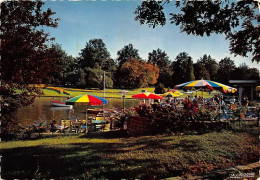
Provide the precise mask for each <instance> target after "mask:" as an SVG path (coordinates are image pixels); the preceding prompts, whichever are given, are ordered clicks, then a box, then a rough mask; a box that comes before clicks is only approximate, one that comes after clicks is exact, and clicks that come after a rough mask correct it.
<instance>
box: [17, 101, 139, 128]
mask: <svg viewBox="0 0 260 180" xmlns="http://www.w3.org/2000/svg"><path fill="white" fill-rule="evenodd" d="M51 99H52V97H39V98H36V99H35V102H34V103H33V104H32V105H31V106H28V107H24V108H21V109H19V110H18V112H17V113H16V119H17V122H18V123H19V124H20V125H22V126H30V125H32V124H39V123H42V122H47V123H49V122H52V121H54V120H55V121H57V122H60V120H62V119H76V118H77V119H86V106H73V108H72V109H69V108H67V107H54V106H51V104H50V100H51ZM107 100H108V104H107V105H105V106H104V107H105V109H106V108H122V107H123V99H120V98H107ZM55 101H59V102H64V101H65V98H61V97H55ZM139 104H140V100H135V99H125V108H129V107H135V106H137V105H139ZM89 108H91V109H92V108H102V106H90V107H89Z"/></svg>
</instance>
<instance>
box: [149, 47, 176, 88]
mask: <svg viewBox="0 0 260 180" xmlns="http://www.w3.org/2000/svg"><path fill="white" fill-rule="evenodd" d="M148 63H152V64H153V65H155V66H157V67H158V68H159V69H160V74H159V78H158V82H160V83H162V84H163V85H165V86H168V87H169V86H170V85H171V77H172V74H173V73H172V71H171V69H170V60H169V57H168V55H167V53H166V52H165V51H162V50H161V49H159V48H158V49H157V50H153V51H152V52H151V53H149V54H148Z"/></svg>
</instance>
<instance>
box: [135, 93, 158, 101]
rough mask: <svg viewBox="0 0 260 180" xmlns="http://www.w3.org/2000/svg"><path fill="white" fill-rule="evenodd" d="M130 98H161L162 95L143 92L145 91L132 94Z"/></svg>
mask: <svg viewBox="0 0 260 180" xmlns="http://www.w3.org/2000/svg"><path fill="white" fill-rule="evenodd" d="M132 98H135V99H162V98H163V97H162V96H159V95H156V94H153V93H149V92H145V93H141V94H136V95H133V96H132Z"/></svg>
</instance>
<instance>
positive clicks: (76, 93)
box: [43, 88, 211, 98]
mask: <svg viewBox="0 0 260 180" xmlns="http://www.w3.org/2000/svg"><path fill="white" fill-rule="evenodd" d="M65 89H66V90H68V91H69V93H70V96H72V97H74V96H79V95H83V94H86V93H87V94H92V95H97V96H101V97H103V92H101V91H99V90H96V91H95V90H94V91H88V92H82V91H72V90H70V88H65ZM143 89H146V90H147V91H148V92H151V93H154V88H139V89H127V91H129V93H127V94H126V98H131V97H132V95H135V94H139V93H141V90H143ZM106 91H107V92H106V94H105V96H106V97H119V98H121V97H122V95H121V93H119V91H121V89H106ZM43 92H44V96H69V95H66V94H63V93H61V94H59V93H57V92H56V91H53V90H49V89H43ZM111 92H114V93H111ZM194 95H196V93H193V96H194ZM197 95H198V96H202V95H203V97H206V98H207V97H210V96H211V95H209V93H207V92H203V94H202V92H201V91H198V93H197ZM186 96H187V95H186V94H184V95H183V97H186Z"/></svg>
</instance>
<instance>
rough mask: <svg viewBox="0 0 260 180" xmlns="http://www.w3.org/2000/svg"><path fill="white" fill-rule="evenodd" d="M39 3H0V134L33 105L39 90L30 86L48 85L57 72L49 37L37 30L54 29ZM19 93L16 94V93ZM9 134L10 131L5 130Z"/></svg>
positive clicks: (47, 14) (51, 20)
mask: <svg viewBox="0 0 260 180" xmlns="http://www.w3.org/2000/svg"><path fill="white" fill-rule="evenodd" d="M43 4H44V3H43V2H41V1H6V2H2V3H1V27H0V29H1V32H2V33H1V34H0V37H1V61H0V67H1V70H0V71H1V87H0V90H1V122H2V123H1V126H2V128H1V130H2V131H1V133H2V135H3V134H4V133H7V131H8V128H9V127H10V125H11V124H14V118H13V116H14V112H15V111H16V110H17V109H18V108H20V107H22V106H27V105H30V104H32V103H33V101H34V99H35V97H36V95H39V94H40V93H41V92H40V90H39V89H37V88H34V87H31V86H29V84H30V83H48V82H49V80H50V79H49V75H50V73H51V72H52V71H57V70H58V68H57V67H56V66H55V64H57V63H58V60H59V55H58V54H57V53H56V50H55V49H54V48H52V47H50V46H48V45H47V44H48V43H50V42H51V41H52V40H53V38H51V39H49V37H48V36H49V34H48V33H45V32H44V31H43V29H42V28H41V27H43V26H47V27H57V25H58V23H57V21H58V19H52V17H51V16H52V15H53V14H55V13H54V12H52V11H51V10H50V9H47V10H46V11H42V9H41V7H42V6H43ZM17 89H19V90H20V91H16V90H17ZM9 130H10V129H9Z"/></svg>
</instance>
